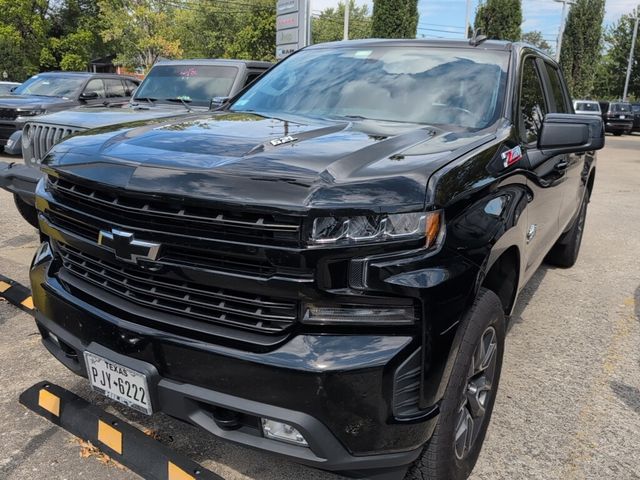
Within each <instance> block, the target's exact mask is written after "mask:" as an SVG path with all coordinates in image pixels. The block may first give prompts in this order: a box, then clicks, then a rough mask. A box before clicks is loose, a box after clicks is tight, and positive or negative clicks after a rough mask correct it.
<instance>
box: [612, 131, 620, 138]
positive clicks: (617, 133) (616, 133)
mask: <svg viewBox="0 0 640 480" xmlns="http://www.w3.org/2000/svg"><path fill="white" fill-rule="evenodd" d="M613 134H614V135H615V136H616V137H621V136H622V132H613Z"/></svg>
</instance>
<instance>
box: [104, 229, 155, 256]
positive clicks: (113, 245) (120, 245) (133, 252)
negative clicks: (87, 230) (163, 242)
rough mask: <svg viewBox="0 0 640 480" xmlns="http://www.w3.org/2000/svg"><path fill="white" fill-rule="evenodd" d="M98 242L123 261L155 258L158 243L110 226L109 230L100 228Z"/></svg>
mask: <svg viewBox="0 0 640 480" xmlns="http://www.w3.org/2000/svg"><path fill="white" fill-rule="evenodd" d="M98 244H100V245H102V246H104V247H107V248H110V249H111V250H113V253H115V255H116V257H118V258H119V259H121V260H124V261H125V262H129V263H138V260H156V259H157V258H158V253H159V252H160V244H159V243H153V242H145V241H142V240H136V239H135V238H134V236H133V233H131V232H123V231H122V230H116V229H115V228H112V229H111V231H110V232H108V231H105V230H100V233H99V234H98Z"/></svg>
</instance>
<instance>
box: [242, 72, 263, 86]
mask: <svg viewBox="0 0 640 480" xmlns="http://www.w3.org/2000/svg"><path fill="white" fill-rule="evenodd" d="M262 73H263V72H249V74H248V75H247V81H246V82H244V86H245V87H246V86H247V85H251V84H252V83H253V82H255V81H256V79H257V78H258V77H259V76H260V75H262Z"/></svg>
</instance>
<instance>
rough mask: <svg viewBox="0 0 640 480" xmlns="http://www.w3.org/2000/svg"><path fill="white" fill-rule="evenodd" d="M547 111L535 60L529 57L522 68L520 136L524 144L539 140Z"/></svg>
mask: <svg viewBox="0 0 640 480" xmlns="http://www.w3.org/2000/svg"><path fill="white" fill-rule="evenodd" d="M547 111H548V109H547V106H546V104H545V100H544V92H543V90H542V82H541V81H540V76H539V75H538V69H537V67H536V63H535V59H534V58H533V57H529V58H527V59H526V60H525V61H524V66H523V68H522V89H521V90H520V135H521V137H522V141H523V142H525V143H534V142H536V141H537V140H538V135H539V133H540V129H541V127H542V121H543V120H544V116H545V115H546V114H547Z"/></svg>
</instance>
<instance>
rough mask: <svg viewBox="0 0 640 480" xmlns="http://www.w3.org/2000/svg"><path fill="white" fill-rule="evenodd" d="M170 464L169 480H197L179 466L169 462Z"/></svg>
mask: <svg viewBox="0 0 640 480" xmlns="http://www.w3.org/2000/svg"><path fill="white" fill-rule="evenodd" d="M168 464H169V467H168V468H169V474H168V480H195V477H194V476H193V475H189V474H188V473H187V472H185V471H184V470H182V469H181V468H180V467H179V466H177V465H175V464H173V463H171V462H168Z"/></svg>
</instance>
